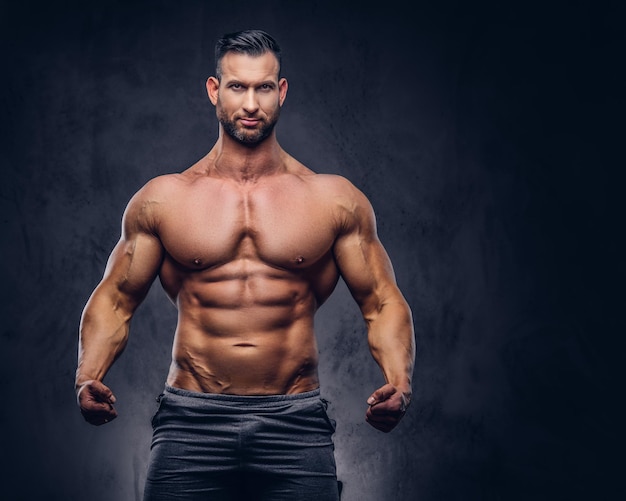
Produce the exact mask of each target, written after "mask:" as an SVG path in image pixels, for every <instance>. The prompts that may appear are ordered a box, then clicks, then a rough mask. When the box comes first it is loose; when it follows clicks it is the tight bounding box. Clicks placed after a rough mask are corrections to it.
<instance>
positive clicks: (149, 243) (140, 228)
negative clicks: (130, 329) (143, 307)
mask: <svg viewBox="0 0 626 501" xmlns="http://www.w3.org/2000/svg"><path fill="white" fill-rule="evenodd" d="M149 223H150V221H149V220H148V218H147V214H146V209H145V205H143V204H141V203H140V202H138V201H136V200H131V202H130V203H129V206H128V207H127V210H126V211H125V213H124V218H123V221H122V234H121V237H120V240H119V241H118V243H117V244H116V246H115V247H114V249H113V251H112V252H111V255H110V256H109V259H108V262H107V266H106V269H105V272H104V276H103V278H102V282H101V283H100V285H99V289H102V292H103V293H104V294H107V295H110V296H111V299H112V300H113V301H114V302H115V303H116V304H118V306H119V307H122V308H124V309H125V310H128V311H129V312H132V311H133V310H134V309H135V308H136V307H137V305H138V304H139V303H140V302H141V301H142V300H143V299H144V297H145V295H146V294H147V293H148V290H149V289H150V286H151V285H152V283H153V282H154V280H155V278H156V276H157V274H158V272H159V269H160V266H161V263H162V260H163V255H164V250H163V246H162V244H161V241H160V240H159V238H158V237H157V236H156V234H154V232H153V231H152V229H151V228H150V224H149Z"/></svg>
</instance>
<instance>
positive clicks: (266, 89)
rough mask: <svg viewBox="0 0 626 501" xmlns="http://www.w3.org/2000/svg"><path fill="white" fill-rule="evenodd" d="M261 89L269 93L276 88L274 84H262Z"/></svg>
mask: <svg viewBox="0 0 626 501" xmlns="http://www.w3.org/2000/svg"><path fill="white" fill-rule="evenodd" d="M259 88H260V90H262V91H266V92H268V91H270V90H272V89H273V88H274V86H273V85H272V84H268V83H264V84H261V87H259Z"/></svg>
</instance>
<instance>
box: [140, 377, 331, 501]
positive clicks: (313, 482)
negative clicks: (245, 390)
mask: <svg viewBox="0 0 626 501" xmlns="http://www.w3.org/2000/svg"><path fill="white" fill-rule="evenodd" d="M158 400H159V408H158V410H157V412H156V414H155V415H154V417H153V418H152V427H153V437H152V446H151V452H150V464H149V467H148V475H147V480H146V488H145V491H144V501H165V500H167V501H170V500H177V499H180V500H182V499H184V500H200V499H202V500H206V501H208V500H210V501H215V500H219V501H222V500H224V501H225V500H229V501H235V500H246V501H261V500H267V501H270V500H271V501H283V500H284V501H287V500H289V501H306V500H315V501H336V500H338V499H339V496H338V485H337V476H336V468H335V458H334V445H333V440H332V435H333V433H334V432H335V422H334V421H333V420H332V419H330V418H329V417H328V414H327V413H326V407H327V402H326V401H325V400H323V399H322V398H320V391H319V389H318V390H314V391H310V392H306V393H299V394H294V395H271V396H239V395H221V394H207V393H196V392H192V391H187V390H181V389H178V388H172V387H169V386H166V387H165V390H164V392H163V394H162V395H161V396H160V397H159V399H158Z"/></svg>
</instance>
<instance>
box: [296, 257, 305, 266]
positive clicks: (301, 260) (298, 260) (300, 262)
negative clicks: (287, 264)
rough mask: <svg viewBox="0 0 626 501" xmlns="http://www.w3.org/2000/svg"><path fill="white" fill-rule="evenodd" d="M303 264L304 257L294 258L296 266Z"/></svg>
mask: <svg viewBox="0 0 626 501" xmlns="http://www.w3.org/2000/svg"><path fill="white" fill-rule="evenodd" d="M302 263H304V256H298V257H297V258H296V264H302Z"/></svg>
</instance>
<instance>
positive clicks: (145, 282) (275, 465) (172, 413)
mask: <svg viewBox="0 0 626 501" xmlns="http://www.w3.org/2000/svg"><path fill="white" fill-rule="evenodd" d="M216 66H217V69H216V76H214V77H213V76H212V77H210V78H209V79H208V80H207V82H206V88H207V92H208V96H209V99H210V100H211V102H212V103H213V105H214V106H215V107H216V113H217V118H218V120H219V137H218V140H217V142H216V143H215V145H214V147H213V148H212V149H211V151H210V152H209V153H208V154H207V155H206V156H205V157H204V158H203V159H201V160H200V161H199V162H197V163H196V164H195V165H193V166H191V167H190V168H189V169H187V170H185V171H184V172H182V173H180V174H171V175H164V176H160V177H156V178H154V179H153V180H151V181H149V182H148V183H147V184H146V185H145V186H144V187H143V188H141V189H140V190H139V191H138V192H137V193H136V194H135V195H134V196H133V198H132V199H131V200H130V202H129V204H128V206H127V208H126V210H125V213H124V217H123V223H122V235H121V238H120V241H119V242H118V244H117V245H116V246H115V248H114V249H113V252H112V254H111V256H110V258H109V261H108V263H107V266H106V270H105V273H104V276H103V279H102V281H101V282H100V284H99V285H98V286H97V287H96V289H95V290H94V292H93V294H92V295H91V297H90V299H89V301H88V302H87V305H86V306H85V309H84V312H83V315H82V319H81V326H80V343H79V356H78V369H77V372H76V391H77V395H78V403H79V406H80V409H81V412H82V414H83V416H84V417H85V419H86V420H87V421H88V422H89V423H92V424H94V425H101V424H104V423H107V422H110V421H111V420H113V419H115V418H116V417H117V412H116V410H115V408H114V403H115V397H114V395H113V393H112V392H111V390H110V389H109V388H108V387H107V386H105V385H104V384H103V382H102V380H103V378H104V377H105V375H106V373H107V371H108V370H109V368H110V367H111V365H112V364H113V362H114V361H115V360H116V358H117V357H118V356H119V355H120V354H121V352H122V350H123V349H124V346H125V345H126V341H127V338H128V332H129V322H130V319H131V317H132V315H133V312H134V311H135V309H136V308H137V307H138V306H139V304H140V303H141V302H142V300H143V299H144V298H145V296H146V294H147V292H148V290H149V288H150V286H151V284H152V283H153V281H154V280H155V278H156V277H157V276H158V277H159V278H160V281H161V284H162V286H163V288H164V290H165V291H166V292H167V294H168V296H169V297H170V298H171V299H172V301H173V302H174V303H175V305H176V306H177V308H178V325H177V329H176V334H175V338H174V343H173V350H172V364H171V367H170V371H169V375H168V377H167V382H166V387H165V390H164V393H163V395H162V396H161V397H160V407H159V410H158V412H157V413H156V415H155V416H154V418H153V421H152V424H153V427H154V436H153V443H152V450H151V459H150V465H149V470H148V479H147V484H146V491H145V499H149V500H159V499H164V500H165V499H172V498H174V497H175V498H176V499H196V497H195V496H201V495H204V496H205V497H203V498H202V499H232V498H231V497H228V496H229V495H230V494H229V492H230V491H231V490H233V489H243V487H242V481H241V478H242V475H244V473H243V472H245V475H246V477H245V478H247V479H248V480H249V481H248V482H247V484H246V485H247V486H248V487H247V488H250V486H252V487H253V491H252V492H254V495H253V496H252V495H251V494H250V493H248V494H247V495H243V494H242V495H243V496H244V497H243V498H242V499H268V500H272V501H275V500H279V499H289V500H298V501H301V500H305V499H316V500H320V499H321V500H334V499H337V484H336V472H335V463H334V458H333V444H332V434H333V432H334V422H333V421H332V420H331V419H329V418H328V416H327V414H326V405H325V401H324V400H323V399H321V398H320V396H319V380H318V374H317V365H318V349H317V345H316V340H315V334H314V329H313V317H314V314H315V312H316V310H317V309H318V308H319V307H320V305H322V303H324V301H325V300H326V299H327V298H328V297H329V296H330V294H331V293H332V291H333V289H334V288H335V285H336V284H337V281H338V279H339V277H340V276H341V277H343V279H344V280H345V282H346V284H347V285H348V287H349V289H350V291H351V293H352V295H353V297H354V299H355V300H356V302H357V303H358V305H359V307H360V309H361V311H362V312H363V317H364V319H365V321H366V324H367V328H368V342H369V347H370V349H371V352H372V355H373V357H374V359H375V360H376V362H377V363H378V365H379V366H380V368H381V369H382V372H383V375H384V378H385V380H386V384H385V385H384V386H382V387H381V388H378V389H377V390H375V391H374V392H373V393H372V394H371V396H370V397H369V398H368V400H367V404H368V407H367V411H366V420H367V422H368V423H370V424H371V425H372V426H374V427H375V428H377V429H379V430H381V431H383V432H389V431H391V430H392V429H393V428H394V427H395V426H396V425H397V424H398V422H399V421H400V419H401V418H402V416H403V415H404V413H405V412H406V408H407V406H408V404H409V402H410V399H411V376H412V371H413V364H414V358H415V345H414V333H413V322H412V318H411V311H410V309H409V307H408V305H407V302H406V301H405V299H404V298H403V296H402V294H401V292H400V291H399V289H398V287H397V285H396V282H395V277H394V273H393V269H392V266H391V263H390V261H389V258H388V256H387V254H386V252H385V250H384V249H383V247H382V245H381V243H380V241H379V240H378V237H377V235H376V227H375V219H374V213H373V210H372V207H371V205H370V203H369V202H368V200H367V199H366V197H365V196H364V195H363V194H362V193H361V192H360V191H359V190H357V189H356V188H355V187H354V186H353V185H352V184H350V182H348V181H347V180H346V179H344V178H342V177H339V176H334V175H322V174H315V173H314V172H312V171H311V170H309V169H308V168H306V167H305V166H304V165H302V164H301V163H299V162H298V161H297V160H295V159H294V158H293V157H291V156H290V155H289V154H288V153H286V152H285V151H284V150H283V149H282V148H281V147H280V145H279V143H278V141H277V139H276V132H275V129H274V126H275V124H276V122H277V120H278V117H279V114H280V108H281V107H282V105H283V103H284V101H285V97H286V95H287V80H286V79H285V78H282V77H281V76H280V50H279V48H278V45H277V44H276V42H275V41H274V40H273V39H272V38H271V37H270V36H269V35H268V34H266V33H264V32H261V31H256V30H252V31H246V32H240V33H235V34H229V35H226V36H225V37H224V38H223V39H221V40H220V41H219V42H218V43H217V45H216ZM207 493H211V494H213V495H214V496H215V497H208V498H207V497H206V495H207ZM220 496H222V497H220ZM246 496H247V497H246ZM198 499H200V497H198Z"/></svg>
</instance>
